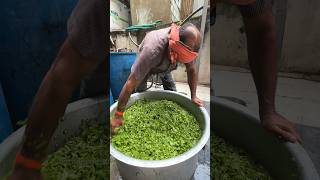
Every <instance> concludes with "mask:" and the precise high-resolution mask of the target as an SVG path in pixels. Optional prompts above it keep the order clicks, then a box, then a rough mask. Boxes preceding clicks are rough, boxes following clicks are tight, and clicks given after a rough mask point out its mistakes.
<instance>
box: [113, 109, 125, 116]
mask: <svg viewBox="0 0 320 180" xmlns="http://www.w3.org/2000/svg"><path fill="white" fill-rule="evenodd" d="M123 114H124V112H123V111H119V110H117V111H116V112H115V115H116V116H118V117H123Z"/></svg>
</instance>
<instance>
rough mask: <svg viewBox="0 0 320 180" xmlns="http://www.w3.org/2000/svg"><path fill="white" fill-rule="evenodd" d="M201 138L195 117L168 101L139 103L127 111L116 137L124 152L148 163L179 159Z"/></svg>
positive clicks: (116, 146) (140, 101) (113, 142)
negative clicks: (150, 161) (148, 161)
mask: <svg viewBox="0 0 320 180" xmlns="http://www.w3.org/2000/svg"><path fill="white" fill-rule="evenodd" d="M200 137H201V129H200V126H199V124H198V122H197V120H196V119H195V117H194V116H193V115H192V114H191V113H189V112H187V111H186V110H185V109H183V108H182V107H181V106H179V105H178V104H176V103H174V102H172V101H168V100H158V101H148V100H139V101H137V102H136V103H134V104H133V105H132V106H131V107H130V108H128V109H127V110H126V111H125V114H124V125H123V126H120V128H119V129H118V132H117V134H116V135H114V136H113V138H112V144H113V146H114V147H115V148H116V149H117V150H118V151H120V152H122V153H124V154H126V155H128V156H131V157H134V158H137V159H144V160H161V159H167V158H172V157H175V156H178V155H180V154H182V153H184V152H186V151H188V150H189V149H190V148H192V147H193V146H194V145H195V144H196V143H197V142H198V140H199V139H200Z"/></svg>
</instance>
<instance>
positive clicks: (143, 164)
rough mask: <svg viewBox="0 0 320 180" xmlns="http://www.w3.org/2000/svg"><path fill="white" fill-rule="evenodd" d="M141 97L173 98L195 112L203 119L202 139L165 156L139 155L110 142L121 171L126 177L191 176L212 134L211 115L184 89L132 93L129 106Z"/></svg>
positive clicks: (187, 178)
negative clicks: (140, 156) (189, 146)
mask: <svg viewBox="0 0 320 180" xmlns="http://www.w3.org/2000/svg"><path fill="white" fill-rule="evenodd" d="M139 99H149V100H162V99H166V100H171V101H173V102H175V103H177V104H179V105H180V106H182V107H183V108H185V109H186V110H187V111H189V112H190V113H192V114H193V115H194V116H195V117H196V119H197V120H198V121H199V124H200V127H201V130H202V137H201V138H200V140H199V141H198V143H197V144H196V145H195V146H194V147H192V148H191V149H190V150H188V151H187V152H185V153H183V154H181V155H179V156H176V157H173V158H169V159H164V160H141V159H135V158H132V157H129V156H126V155H125V154H123V153H121V152H119V151H118V150H116V149H115V148H114V147H113V146H112V144H110V153H111V155H112V156H113V157H114V158H115V159H116V164H117V167H118V170H119V172H120V175H121V176H122V178H123V179H125V180H146V179H152V180H160V179H161V180H177V179H179V180H190V179H191V178H192V177H193V175H194V172H195V170H196V168H197V161H198V153H199V152H200V150H201V149H202V148H203V147H204V146H205V144H206V143H207V141H208V140H209V137H210V117H209V114H208V112H207V111H206V109H205V108H204V107H199V106H197V105H195V104H193V103H192V102H191V100H190V99H189V98H188V97H187V96H185V95H182V94H180V93H177V92H173V91H164V90H160V91H147V92H143V93H135V94H133V95H131V97H130V99H129V102H128V104H127V107H129V106H131V105H132V104H133V103H134V102H135V101H137V100H139ZM116 107H117V103H114V104H113V105H112V106H111V107H110V115H111V116H112V115H113V114H114V113H115V111H116Z"/></svg>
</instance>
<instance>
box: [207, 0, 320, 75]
mask: <svg viewBox="0 0 320 180" xmlns="http://www.w3.org/2000/svg"><path fill="white" fill-rule="evenodd" d="M275 2H276V3H277V4H275V7H274V12H275V16H276V19H277V20H278V22H277V25H278V30H281V26H280V25H281V22H280V21H281V17H285V18H284V20H285V24H284V27H283V29H284V35H283V42H282V44H279V46H278V48H279V49H280V48H281V50H282V51H281V56H280V60H279V64H280V70H281V71H282V72H301V73H311V74H320V61H319V59H320V11H319V10H320V1H318V0H307V1H300V0H289V1H287V3H286V4H280V3H283V1H282V2H280V1H275ZM280 5H284V6H282V7H281V6H280ZM284 9H285V10H286V16H284V14H283V13H285V10H284ZM280 32H281V31H280ZM211 33H212V36H213V38H212V41H211V43H212V48H213V51H212V56H213V62H214V64H218V65H227V66H237V67H248V63H247V53H246V37H245V33H244V27H243V22H242V17H241V14H240V13H239V11H238V9H237V7H235V6H230V5H226V4H218V7H217V20H216V24H215V25H214V26H213V28H211ZM280 36H281V33H280ZM280 39H281V38H280Z"/></svg>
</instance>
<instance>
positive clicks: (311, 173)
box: [210, 97, 320, 180]
mask: <svg viewBox="0 0 320 180" xmlns="http://www.w3.org/2000/svg"><path fill="white" fill-rule="evenodd" d="M210 104H211V105H210V108H211V113H212V116H213V118H214V122H213V126H212V131H213V132H214V133H215V134H217V135H219V136H221V137H223V138H224V139H226V140H228V141H229V142H231V143H232V144H235V145H238V146H240V147H242V148H244V149H246V150H247V151H248V152H249V153H250V154H251V155H252V156H253V157H254V158H255V159H257V160H258V161H259V162H260V163H261V164H262V165H263V166H264V167H265V168H266V169H267V170H268V171H269V172H270V174H271V175H272V176H273V177H274V178H275V179H290V180H320V178H319V175H318V173H317V170H316V169H315V166H314V164H313V162H312V161H311V159H310V157H309V156H308V154H307V153H306V151H305V150H304V149H303V147H302V146H301V145H300V144H292V143H289V142H285V141H283V140H280V139H279V138H277V137H276V136H275V135H273V134H271V133H269V132H267V131H265V130H264V129H263V128H262V127H261V125H260V120H259V118H258V117H256V116H255V115H253V114H252V113H251V112H250V111H248V109H247V108H245V107H244V106H242V105H239V104H237V103H234V102H231V101H229V100H225V99H222V98H218V97H211V103H210ZM212 151H214V150H212Z"/></svg>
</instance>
